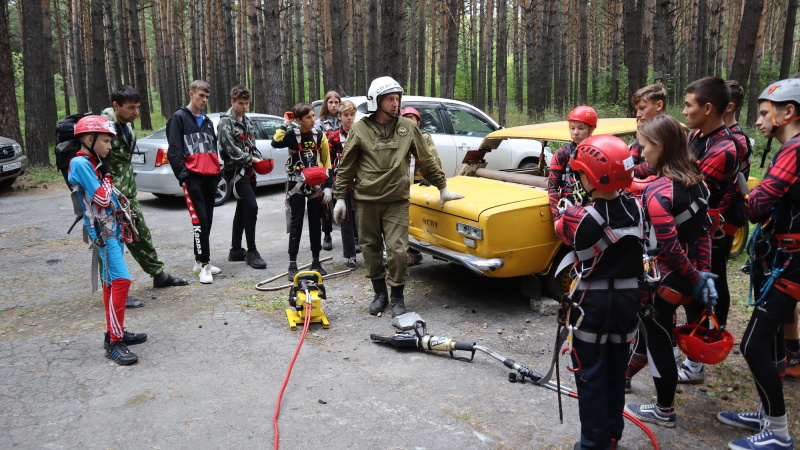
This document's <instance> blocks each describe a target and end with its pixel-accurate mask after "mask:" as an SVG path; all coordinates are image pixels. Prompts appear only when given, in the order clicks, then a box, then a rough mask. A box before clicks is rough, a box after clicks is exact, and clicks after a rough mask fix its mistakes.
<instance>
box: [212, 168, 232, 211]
mask: <svg viewBox="0 0 800 450" xmlns="http://www.w3.org/2000/svg"><path fill="white" fill-rule="evenodd" d="M232 190H233V187H232V186H231V182H230V180H229V179H228V178H226V177H225V176H224V175H223V176H221V177H219V183H218V184H217V195H216V196H215V197H214V206H219V205H221V204H223V203H225V202H226V201H228V199H229V198H231V191H232Z"/></svg>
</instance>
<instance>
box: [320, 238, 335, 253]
mask: <svg viewBox="0 0 800 450" xmlns="http://www.w3.org/2000/svg"><path fill="white" fill-rule="evenodd" d="M322 249H323V250H325V251H331V250H333V240H332V239H331V235H330V234H326V235H325V237H324V238H322Z"/></svg>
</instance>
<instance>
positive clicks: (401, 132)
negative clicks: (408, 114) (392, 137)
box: [397, 127, 408, 136]
mask: <svg viewBox="0 0 800 450" xmlns="http://www.w3.org/2000/svg"><path fill="white" fill-rule="evenodd" d="M397 134H399V135H400V136H405V135H407V134H408V128H406V127H397Z"/></svg>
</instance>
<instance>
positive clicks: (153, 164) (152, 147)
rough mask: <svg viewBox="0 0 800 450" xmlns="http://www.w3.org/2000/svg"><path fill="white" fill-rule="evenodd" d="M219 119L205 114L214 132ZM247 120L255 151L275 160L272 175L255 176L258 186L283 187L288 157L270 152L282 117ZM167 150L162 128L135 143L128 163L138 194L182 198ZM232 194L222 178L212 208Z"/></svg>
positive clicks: (252, 115) (251, 115) (281, 151)
mask: <svg viewBox="0 0 800 450" xmlns="http://www.w3.org/2000/svg"><path fill="white" fill-rule="evenodd" d="M219 116H220V113H212V114H208V118H209V119H211V122H212V123H213V124H214V127H215V128H216V127H217V126H218V125H219ZM247 117H249V118H250V121H251V122H253V128H254V129H253V134H254V135H255V138H256V148H258V150H259V151H260V152H261V156H263V157H264V158H272V159H273V160H275V169H274V170H273V171H272V172H271V173H269V174H267V175H256V184H257V186H264V185H268V184H280V183H283V182H284V181H286V171H285V170H283V165H284V164H285V163H286V160H287V159H288V157H289V151H288V149H285V148H272V135H274V134H275V131H276V130H277V129H278V128H280V126H281V124H282V123H283V117H278V116H273V115H269V114H259V113H248V114H247ZM168 148H169V144H168V143H167V128H166V127H161V128H159V129H158V130H156V131H154V132H153V133H152V134H150V135H149V136H147V137H143V138H141V139H139V140H138V141H137V143H136V149H135V150H134V154H133V156H132V158H131V163H133V172H134V173H135V174H136V186H137V188H138V190H139V191H141V192H150V193H153V194H155V195H156V196H158V197H161V196H168V195H183V190H182V189H181V186H180V185H179V184H178V180H177V178H175V174H174V173H173V172H172V167H171V166H170V165H169V160H168V159H167V149H168ZM220 163H221V160H220ZM231 191H232V189H231V187H230V180H228V179H226V178H225V177H222V178H221V179H220V182H219V185H218V186H217V196H216V199H215V205H216V206H219V205H221V204H222V203H224V202H225V201H226V200H228V198H230V196H231Z"/></svg>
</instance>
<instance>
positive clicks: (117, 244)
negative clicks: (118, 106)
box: [67, 116, 147, 365]
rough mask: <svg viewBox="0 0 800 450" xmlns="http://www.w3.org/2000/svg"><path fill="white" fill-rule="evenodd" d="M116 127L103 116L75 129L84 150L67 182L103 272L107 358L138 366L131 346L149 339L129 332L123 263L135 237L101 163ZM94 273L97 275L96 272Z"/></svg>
mask: <svg viewBox="0 0 800 450" xmlns="http://www.w3.org/2000/svg"><path fill="white" fill-rule="evenodd" d="M116 134H117V133H116V131H115V129H114V122H112V121H110V120H108V119H106V118H103V117H100V116H86V117H84V118H82V119H81V120H79V121H78V123H77V124H76V125H75V137H76V138H78V140H80V142H81V150H79V151H78V153H77V155H76V156H75V157H74V158H72V161H70V164H69V175H68V177H67V179H68V181H69V182H70V183H72V184H73V185H75V186H76V189H78V191H79V192H80V194H81V195H80V198H81V211H83V226H84V227H85V228H86V231H87V232H88V234H89V237H90V238H91V240H92V247H93V248H94V249H95V250H96V251H97V252H98V253H99V255H100V260H101V262H102V267H101V270H100V273H101V276H102V281H103V305H104V306H105V310H106V334H105V339H104V343H103V345H104V347H105V349H106V357H107V358H109V359H111V360H113V361H114V362H116V363H117V364H120V365H130V364H134V363H136V362H137V361H138V360H139V358H138V357H137V356H136V355H135V354H134V353H133V352H131V351H130V350H128V345H133V344H140V343H142V342H144V341H146V340H147V335H146V334H143V333H131V332H129V331H125V299H126V298H127V297H128V290H129V289H130V286H131V276H130V274H129V273H128V266H127V265H126V264H125V259H124V249H125V247H124V243H125V242H126V241H130V240H131V239H132V238H133V233H135V231H134V230H135V229H136V228H135V225H134V224H133V222H134V221H135V217H131V215H130V214H131V213H130V207H129V202H128V200H127V199H126V198H125V197H124V196H123V195H122V194H119V191H117V190H116V189H115V188H114V183H113V181H112V180H111V174H110V173H109V171H108V167H106V166H105V164H104V163H103V162H102V160H101V159H102V158H105V157H106V156H108V153H109V152H110V151H111V141H112V139H113V138H114V136H116ZM92 273H93V274H94V273H97V269H96V267H92Z"/></svg>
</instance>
